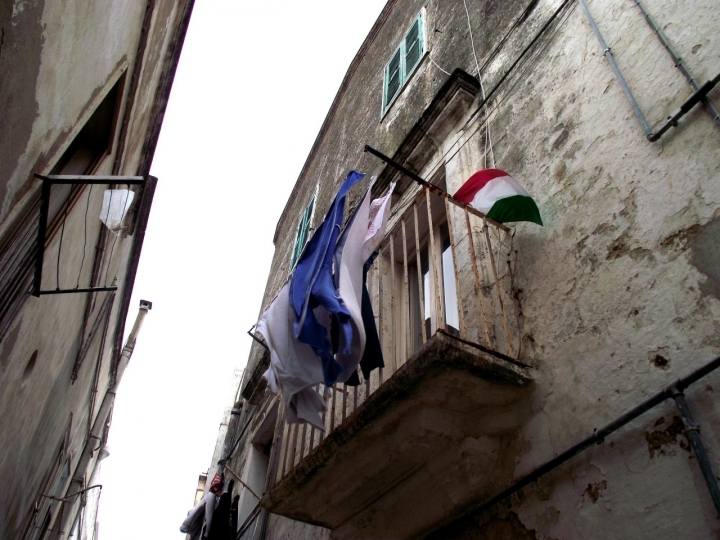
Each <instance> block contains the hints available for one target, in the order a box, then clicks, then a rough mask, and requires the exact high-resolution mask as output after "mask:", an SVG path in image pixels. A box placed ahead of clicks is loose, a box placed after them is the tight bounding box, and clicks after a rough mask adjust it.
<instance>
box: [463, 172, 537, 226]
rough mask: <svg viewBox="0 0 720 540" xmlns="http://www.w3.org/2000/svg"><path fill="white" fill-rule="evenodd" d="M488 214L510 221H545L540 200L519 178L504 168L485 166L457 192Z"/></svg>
mask: <svg viewBox="0 0 720 540" xmlns="http://www.w3.org/2000/svg"><path fill="white" fill-rule="evenodd" d="M453 197H455V198H456V199H457V200H459V201H460V202H463V203H465V204H468V205H470V206H472V207H473V208H476V209H477V210H480V212H482V213H483V214H485V215H486V216H487V217H489V218H491V219H494V220H495V221H499V222H500V223H507V222H509V221H531V222H533V223H537V224H538V225H542V219H541V218H540V210H538V207H537V204H535V201H534V200H533V198H532V197H531V196H530V194H529V193H528V192H527V191H525V188H523V187H522V186H521V185H520V184H519V183H518V181H517V180H515V179H514V178H513V177H512V176H510V175H509V174H508V173H506V172H505V171H501V170H500V169H481V170H479V171H478V172H476V173H475V174H473V175H472V176H471V177H470V178H469V179H468V181H467V182H465V183H464V184H463V185H462V187H461V188H460V189H459V190H458V191H457V193H455V195H453Z"/></svg>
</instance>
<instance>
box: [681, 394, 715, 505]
mask: <svg viewBox="0 0 720 540" xmlns="http://www.w3.org/2000/svg"><path fill="white" fill-rule="evenodd" d="M672 397H673V399H674V400H675V405H677V408H678V410H679V411H680V416H681V417H682V421H683V425H684V426H685V436H686V437H687V438H688V440H689V441H690V444H692V447H693V451H694V452H695V457H696V458H697V461H698V465H700V470H701V471H702V474H703V476H704V477H705V483H706V484H707V487H708V490H709V491H710V497H712V500H713V503H715V509H716V510H717V512H718V515H720V487H718V482H717V477H716V476H715V473H714V472H713V469H712V465H711V464H710V460H709V459H708V455H707V453H706V452H705V447H704V446H703V443H702V439H701V438H700V427H699V426H698V425H697V424H695V422H694V421H693V417H692V414H691V413H690V407H689V406H688V404H687V401H685V394H683V393H682V390H679V389H677V388H675V389H673V394H672Z"/></svg>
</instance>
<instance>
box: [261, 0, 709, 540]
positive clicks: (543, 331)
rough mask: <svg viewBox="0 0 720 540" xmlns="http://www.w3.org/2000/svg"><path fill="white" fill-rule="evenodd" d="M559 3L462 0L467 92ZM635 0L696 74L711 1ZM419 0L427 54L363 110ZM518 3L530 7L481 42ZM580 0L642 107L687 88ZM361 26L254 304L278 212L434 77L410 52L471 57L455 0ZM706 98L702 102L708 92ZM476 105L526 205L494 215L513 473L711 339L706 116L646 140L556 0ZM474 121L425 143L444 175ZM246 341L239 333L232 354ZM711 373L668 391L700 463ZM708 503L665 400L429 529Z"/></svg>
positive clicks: (579, 526)
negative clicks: (385, 98)
mask: <svg viewBox="0 0 720 540" xmlns="http://www.w3.org/2000/svg"><path fill="white" fill-rule="evenodd" d="M560 3H561V2H559V1H550V0H547V1H542V0H541V1H539V2H528V3H520V2H508V3H500V2H495V1H485V2H469V3H468V8H469V15H470V19H471V24H472V28H473V38H474V40H475V48H476V51H477V55H478V63H479V64H480V65H481V66H483V65H484V64H485V62H486V60H488V59H489V60H490V62H489V64H488V65H487V67H486V68H485V70H484V71H483V82H484V84H485V89H486V91H489V90H490V89H491V88H493V87H494V86H495V84H496V82H497V81H499V80H500V78H501V77H502V76H503V75H504V73H505V71H506V70H508V69H509V68H510V66H511V65H512V63H513V62H514V61H515V59H516V58H517V57H518V55H519V54H520V52H521V51H522V50H523V49H524V48H525V46H526V45H528V44H529V43H530V40H531V39H532V38H533V36H535V35H536V33H537V32H538V31H539V29H540V28H541V27H542V26H543V25H544V24H545V22H546V21H547V20H548V18H549V16H550V14H551V13H553V12H554V11H555V9H556V8H557V7H558V6H559V5H560ZM645 4H646V7H647V8H648V10H649V11H650V12H651V13H652V14H653V15H654V17H655V18H656V20H657V21H658V23H659V24H660V25H661V27H662V28H663V30H664V31H665V32H666V33H667V35H668V37H669V39H670V40H671V42H672V43H673V44H675V46H676V48H677V50H678V52H679V54H680V55H681V56H682V58H683V60H684V62H685V63H686V65H687V66H688V67H689V69H690V70H691V71H692V72H693V73H694V75H695V77H696V78H697V80H698V81H699V82H700V83H701V84H702V83H703V82H704V81H706V80H707V79H708V78H711V77H713V76H715V75H716V74H717V72H718V70H720V43H717V41H716V40H714V39H713V38H714V36H715V35H716V33H717V32H716V30H717V28H718V27H719V26H718V23H719V22H720V20H719V19H720V15H719V14H718V12H717V9H716V6H715V5H714V4H713V3H712V2H710V1H708V0H697V1H694V2H692V3H690V4H687V3H685V4H677V3H673V2H669V1H667V0H647V1H646V2H645ZM423 5H424V6H425V7H426V10H427V36H428V42H429V49H430V52H429V56H426V57H425V58H424V59H423V61H422V63H421V64H420V67H419V69H418V71H417V72H416V73H415V75H414V76H413V78H412V79H411V81H410V82H409V84H408V85H407V87H406V88H405V89H404V90H403V92H402V94H401V95H400V97H399V98H398V99H397V100H396V102H395V104H394V105H393V106H392V107H391V109H390V111H389V112H388V113H387V114H386V115H385V117H382V118H381V115H380V112H381V111H380V109H381V99H382V75H383V68H384V66H385V64H386V63H387V61H388V58H389V56H390V54H392V52H393V51H394V50H395V48H396V47H397V45H398V43H399V42H400V40H401V38H402V36H403V35H404V33H405V31H406V29H407V27H408V25H409V24H410V22H411V21H412V19H413V18H414V17H415V16H416V15H417V13H418V11H419V10H420V8H421V7H423ZM527 5H531V8H532V9H529V10H528V11H527V12H526V16H525V17H524V18H523V19H522V20H520V22H519V24H518V27H517V30H516V31H515V32H513V33H512V34H510V36H509V37H508V39H507V41H506V42H505V43H504V45H503V47H502V48H501V50H500V51H499V53H498V54H497V55H496V56H494V57H491V56H490V52H491V51H492V50H493V49H494V47H495V46H496V45H498V44H500V43H501V41H502V40H503V39H504V36H505V35H506V33H507V31H508V30H509V29H510V28H511V27H512V25H513V23H514V22H515V21H516V20H519V19H518V17H520V15H521V14H522V13H523V12H524V10H525V8H526V7H527ZM590 9H591V11H592V12H593V14H594V16H595V18H596V19H597V21H598V24H599V26H600V28H601V30H602V31H603V32H604V34H605V39H606V41H607V43H608V44H609V46H610V47H612V50H613V53H614V55H615V57H616V59H617V62H618V64H619V66H620V68H621V69H622V70H623V73H624V75H625V77H626V79H627V81H628V84H629V85H630V87H631V88H632V89H633V91H634V92H635V94H636V97H637V99H638V102H639V104H640V106H641V107H642V109H643V111H645V114H646V116H647V118H648V120H649V122H650V124H651V126H653V127H657V126H659V125H660V124H662V123H663V122H664V119H665V118H666V117H667V116H668V115H670V114H672V113H674V112H675V111H676V110H677V108H678V107H679V105H680V104H681V103H682V102H683V101H685V100H686V99H687V98H688V97H689V96H690V94H691V93H692V90H691V89H690V87H689V85H688V84H687V81H686V80H685V79H684V77H683V76H682V75H681V73H680V72H679V71H678V70H677V69H676V68H675V67H674V66H673V62H672V60H671V59H670V57H669V56H668V55H667V53H666V52H665V51H664V49H663V48H662V46H661V45H660V43H659V42H658V41H657V39H656V37H655V36H654V34H652V32H651V31H650V29H649V27H648V26H647V25H646V23H645V21H644V19H643V17H642V16H641V14H640V13H639V11H638V10H637V9H636V8H635V7H634V5H633V4H632V2H630V1H625V0H608V1H607V2H592V3H590ZM374 31H375V32H377V33H376V35H374V36H371V39H369V41H368V42H366V44H365V45H364V47H363V49H362V50H361V52H360V53H359V55H358V58H356V61H355V62H354V63H353V65H352V66H351V70H350V72H349V75H348V79H346V81H345V83H344V87H343V88H341V90H340V92H339V94H338V97H337V98H336V103H335V104H334V106H333V109H332V110H331V112H330V115H329V116H328V119H327V120H326V124H325V126H324V127H323V131H321V133H320V135H319V137H318V140H317V142H316V145H315V147H314V149H313V152H312V153H311V155H310V156H309V158H308V162H307V163H306V165H305V167H304V169H303V172H302V174H301V176H300V178H299V180H298V183H297V185H296V187H295V190H294V191H293V194H292V195H291V197H290V200H289V201H288V205H287V207H286V209H285V212H284V214H283V216H282V217H281V219H280V222H279V224H278V230H277V234H276V255H275V259H274V261H273V266H272V270H271V273H270V276H269V280H268V287H267V290H266V296H265V304H267V303H268V302H269V300H270V299H271V298H272V297H273V296H274V295H275V293H276V292H277V291H278V289H279V287H280V286H281V284H282V283H283V282H284V281H285V279H286V277H287V274H288V265H289V260H290V251H291V249H292V243H293V240H294V234H295V227H296V226H297V220H298V217H299V215H300V213H301V212H302V209H303V208H304V206H305V204H307V201H308V200H309V197H310V194H311V192H312V191H313V190H314V189H315V186H316V184H319V186H320V189H319V192H320V196H319V203H318V209H317V211H316V214H315V223H314V225H317V224H318V223H319V222H320V221H321V220H322V218H323V215H324V212H325V210H326V209H327V206H328V204H329V201H330V200H331V198H332V196H333V195H334V192H335V190H336V189H337V186H338V185H339V182H340V181H341V180H342V178H344V176H345V174H346V172H347V170H348V169H351V168H358V169H360V170H363V171H364V172H367V173H368V174H376V173H378V172H379V171H380V170H381V165H382V164H381V163H379V162H378V161H376V160H374V158H372V157H371V156H369V155H363V154H362V149H363V145H364V144H365V143H368V144H371V145H372V146H374V147H376V148H378V149H380V150H382V151H384V152H385V153H387V154H389V155H392V154H393V153H394V152H395V150H396V149H397V148H398V146H399V145H400V143H401V142H402V141H403V139H404V138H405V136H406V135H407V133H408V131H409V130H410V128H411V127H412V126H413V125H414V124H415V122H416V121H417V120H418V118H419V117H420V116H421V115H422V113H423V111H425V109H426V108H427V105H428V104H429V103H430V101H431V100H432V98H433V96H434V95H435V94H436V92H437V91H438V89H439V88H440V86H441V85H442V84H443V82H444V81H445V80H446V79H447V75H446V74H444V73H443V72H442V71H440V70H439V69H438V68H437V67H436V65H435V64H434V63H433V62H431V61H430V57H432V60H434V62H435V63H436V64H437V65H438V66H441V67H442V68H443V69H445V70H446V71H452V70H453V69H455V68H458V67H459V68H462V69H464V70H466V71H468V72H471V73H476V64H475V60H474V58H473V55H472V49H471V47H470V36H469V34H468V30H467V19H466V14H465V9H464V7H463V3H462V2H428V3H427V4H422V3H421V2H413V1H410V0H408V1H405V2H402V1H401V2H389V3H388V6H387V8H386V12H385V13H384V14H383V15H382V16H381V19H380V21H379V22H378V24H377V25H376V28H375V30H374ZM710 97H711V98H712V99H715V100H716V101H718V100H720V92H718V90H715V91H714V92H713V93H711V95H710ZM478 102H479V98H478V99H477V100H476V102H475V105H477V104H478ZM473 111H474V107H471V109H470V110H469V111H468V114H467V118H468V119H470V118H471V116H470V114H471V113H472V112H473ZM487 111H488V113H489V121H488V122H489V129H490V135H491V139H492V150H493V155H494V165H496V166H497V167H498V168H501V169H503V170H507V171H508V172H510V173H511V174H512V175H513V176H514V177H515V178H517V179H518V180H519V181H520V182H521V183H522V184H523V185H524V186H525V187H526V188H527V189H528V191H530V193H531V194H532V195H533V196H534V198H535V199H536V201H537V202H538V205H539V207H540V210H541V213H542V216H543V220H544V222H545V226H544V227H542V228H540V227H538V226H536V225H533V224H529V223H521V224H517V225H514V226H513V229H514V232H515V235H514V240H513V250H517V262H516V263H514V272H515V284H516V288H517V291H516V293H517V295H516V296H517V300H518V306H517V307H518V317H517V325H518V326H519V328H520V330H521V335H520V339H521V341H520V343H521V358H522V359H523V360H525V361H527V362H529V363H531V364H532V365H533V366H535V368H536V369H535V376H536V385H535V388H536V390H535V396H534V400H533V414H532V415H531V417H530V419H529V420H528V421H527V423H526V425H525V426H524V428H523V430H522V435H521V436H520V439H521V440H519V441H517V442H518V444H517V445H516V446H517V447H519V448H522V450H521V451H520V452H519V454H518V456H517V457H516V463H517V466H516V469H515V471H514V474H515V476H516V477H518V476H521V475H523V474H525V473H527V472H529V471H530V470H532V469H533V468H535V467H537V466H538V465H540V464H542V463H544V462H546V461H547V460H549V459H550V458H552V457H553V456H555V455H557V454H558V453H559V452H561V451H562V450H564V449H566V448H568V447H569V446H571V445H572V444H574V443H575V442H577V441H579V440H580V439H582V438H584V437H586V436H587V435H589V434H590V433H592V430H593V428H596V427H600V426H602V425H604V424H606V423H607V422H609V421H611V420H612V419H614V418H615V417H617V416H618V415H619V414H621V413H622V412H624V411H626V410H628V409H630V408H631V407H633V406H634V405H636V404H638V403H639V402H641V401H642V400H643V399H644V398H646V397H648V396H649V395H652V394H654V393H655V392H657V391H658V390H659V389H661V388H662V387H664V386H665V385H667V384H669V383H670V382H671V381H673V380H675V379H676V378H678V377H680V376H682V375H685V374H687V373H689V372H690V371H692V370H693V369H695V368H697V367H699V366H700V365H702V364H703V363H704V362H706V361H708V360H710V359H711V358H712V357H713V356H714V355H717V354H718V352H720V342H719V341H718V337H717V336H718V335H719V332H718V331H719V330H720V328H718V321H719V320H720V317H719V315H720V303H719V302H718V300H719V299H720V295H719V293H718V291H719V290H720V286H719V285H718V281H719V280H720V276H718V273H717V268H718V264H719V263H720V260H718V253H719V252H720V251H719V250H718V247H720V246H718V235H717V232H718V229H720V226H719V225H718V218H720V212H719V211H718V208H719V204H718V203H719V202H720V187H719V186H720V183H719V182H718V181H719V180H720V151H719V149H720V130H719V129H718V127H717V125H716V124H715V123H714V122H713V121H712V120H711V119H710V117H709V115H707V113H706V112H705V111H703V110H702V109H701V108H700V107H698V108H696V109H695V110H693V111H692V112H691V113H690V114H688V115H687V116H686V117H685V118H683V120H682V121H681V122H680V126H679V127H678V128H676V129H673V130H671V131H670V132H669V133H668V134H666V135H665V136H664V137H663V138H662V139H661V140H660V141H659V142H657V143H650V142H648V141H647V140H646V138H645V136H644V133H643V131H642V129H641V127H640V124H639V123H638V121H637V119H636V118H635V116H634V114H633V112H632V109H631V107H630V104H629V103H628V101H627V99H626V97H625V95H624V93H623V92H622V89H621V88H620V85H619V84H618V82H617V80H616V79H615V76H614V75H613V73H612V71H611V70H610V68H609V66H608V64H607V62H606V60H605V59H604V58H603V51H602V49H601V47H600V45H599V43H598V41H597V40H596V38H595V36H594V34H593V33H592V30H591V28H590V26H589V24H588V22H587V20H586V19H585V17H584V15H583V13H582V11H581V9H580V7H579V6H578V5H577V3H576V2H570V3H569V4H568V6H567V8H566V9H565V10H564V11H563V12H562V13H561V14H560V15H559V17H558V18H557V20H556V21H555V22H554V23H553V24H552V25H551V26H550V27H549V28H548V30H547V31H546V32H544V34H543V36H542V38H541V39H540V40H539V41H538V44H537V46H536V47H535V48H534V49H533V50H532V51H531V52H530V54H528V55H527V56H526V57H525V59H524V60H523V61H522V62H520V63H519V64H518V65H517V66H516V67H515V69H514V70H513V71H512V72H511V73H510V75H509V77H508V79H507V80H506V82H505V83H504V84H503V85H502V86H501V87H500V88H499V90H498V92H497V93H496V94H495V96H494V99H493V100H492V101H491V102H490V104H489V106H488V107H487ZM483 120H484V113H483V112H481V113H480V114H478V115H475V116H474V117H472V119H471V120H470V122H469V123H468V124H467V128H466V129H464V130H461V131H460V132H457V133H455V135H453V136H452V137H454V140H446V141H438V156H436V157H435V158H434V159H435V160H441V161H443V160H444V161H445V173H446V178H447V183H448V187H449V189H450V191H453V190H454V189H456V188H457V187H458V186H459V185H460V184H461V183H462V182H463V181H464V180H465V179H466V178H467V177H468V176H469V175H470V174H471V173H472V172H474V171H476V170H477V169H479V168H482V166H483V163H484V160H485V158H484V155H485V152H484V150H485V146H484V145H485V141H484V139H482V137H480V135H478V134H475V133H474V132H475V130H477V129H479V128H481V127H482V126H481V124H482V122H483ZM478 133H483V131H482V129H480V131H478ZM456 142H459V144H458V145H455V148H456V149H457V151H455V150H452V151H451V149H452V148H453V144H454V143H456ZM458 146H459V148H458ZM489 164H492V159H490V163H489ZM411 165H412V166H413V167H415V168H416V169H417V170H419V171H421V172H423V173H426V172H429V170H431V167H429V164H428V163H421V162H418V163H411ZM361 189H362V188H356V189H355V190H354V192H353V195H354V197H357V194H358V193H359V192H360V191H361ZM350 205H352V203H350ZM258 354H259V350H258V348H257V347H256V348H254V349H253V353H252V355H251V362H250V364H249V367H250V369H252V367H253V365H254V362H256V361H257V358H258ZM719 377H720V376H718V375H711V376H710V377H708V378H706V379H705V380H704V381H702V382H701V383H699V384H697V385H696V386H695V387H693V388H691V389H690V390H689V391H688V393H687V395H688V401H689V403H690V406H691V408H692V409H693V412H694V414H695V415H696V418H697V420H698V421H699V422H700V423H701V424H702V425H703V429H702V435H703V437H704V439H705V441H706V444H707V446H708V447H709V451H710V454H711V458H712V460H713V464H714V466H715V470H716V471H717V470H720V469H718V466H719V465H720V464H719V463H718V457H720V430H719V429H718V426H719V425H720V424H719V423H718V421H717V418H718V414H720V409H718V407H717V405H716V404H715V403H714V400H713V398H712V396H713V392H714V391H713V388H714V387H716V386H717V385H718V384H720V380H718V378H719ZM477 474H478V475H482V474H483V471H477ZM507 480H508V484H509V483H510V482H511V481H512V478H508V479H507ZM459 510H460V509H459ZM714 516H715V514H714V510H713V506H712V503H711V501H710V498H709V495H708V493H707V490H706V488H705V485H704V482H703V480H702V476H701V475H700V472H699V469H698V467H697V463H696V460H695V457H694V456H693V455H692V453H690V452H689V451H688V445H687V441H686V440H685V438H684V435H682V433H681V432H680V430H679V429H678V423H677V420H676V412H675V410H674V409H673V406H671V404H669V403H666V404H664V405H663V406H661V407H658V408H657V409H656V410H654V411H652V412H650V413H648V414H646V415H645V416H643V417H642V418H640V419H638V420H637V421H635V422H633V423H632V424H630V425H629V426H627V427H626V428H624V429H623V430H622V431H621V432H619V433H618V434H616V435H614V436H613V437H612V438H611V440H608V442H607V443H606V444H605V445H604V446H601V447H597V448H593V449H591V450H589V451H587V452H586V453H585V454H583V455H582V456H579V457H578V458H576V459H575V460H574V461H572V462H570V463H569V464H568V465H566V466H564V467H562V468H560V469H558V470H557V471H555V472H553V473H552V474H550V475H548V476H547V477H546V478H544V479H542V480H541V481H540V482H539V483H538V484H537V485H535V486H533V487H531V488H528V489H526V490H525V492H524V497H523V498H521V499H518V500H514V501H512V506H511V507H504V509H503V510H502V511H500V512H499V513H496V514H493V515H490V516H488V515H480V516H471V517H469V518H465V519H463V520H460V521H458V522H456V523H454V524H453V525H450V526H449V527H450V528H448V529H445V530H443V531H441V532H438V533H437V537H438V538H441V537H442V538H448V537H452V538H502V537H508V538H510V537H512V538H523V537H528V538H579V537H581V538H617V537H620V538H623V537H632V538H655V537H657V536H664V537H678V538H679V537H692V538H713V537H715V536H716V535H717V534H718V530H720V527H719V526H718V524H717V520H716V517H714ZM451 518H452V516H448V519H451ZM408 519H412V516H408ZM503 535H505V536H503ZM278 537H280V536H278ZM297 537H298V538H301V537H306V536H297ZM307 537H308V538H309V537H310V536H307ZM389 537H391V535H390V536H389Z"/></svg>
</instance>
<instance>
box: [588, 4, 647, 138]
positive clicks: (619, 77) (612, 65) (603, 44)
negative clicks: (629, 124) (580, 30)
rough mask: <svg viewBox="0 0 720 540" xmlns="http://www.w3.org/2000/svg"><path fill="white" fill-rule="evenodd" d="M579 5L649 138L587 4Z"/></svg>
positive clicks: (640, 111) (642, 115)
mask: <svg viewBox="0 0 720 540" xmlns="http://www.w3.org/2000/svg"><path fill="white" fill-rule="evenodd" d="M578 2H579V3H580V7H581V8H582V10H583V11H584V12H585V17H587V20H588V22H589V23H590V26H591V27H592V29H593V32H595V36H596V37H597V39H598V41H599V42H600V46H601V47H602V49H603V56H605V58H606V59H607V61H608V63H609V64H610V67H611V68H612V70H613V72H614V73H615V77H617V80H618V82H619V83H620V86H622V89H623V91H624V92H625V95H626V96H627V98H628V101H629V102H630V105H631V106H632V108H633V111H635V116H637V119H638V120H639V121H640V125H641V126H642V128H643V131H644V132H645V135H647V136H648V137H650V136H651V135H652V134H653V133H652V130H651V129H650V126H649V125H648V123H647V120H645V115H644V114H643V112H642V110H640V106H639V105H638V103H637V101H635V96H633V93H632V91H631V90H630V87H629V86H628V85H627V82H625V77H623V76H622V73H621V72H620V68H619V67H618V65H617V64H616V63H615V57H614V56H613V54H612V51H611V50H610V47H608V46H607V43H605V39H604V38H603V36H602V34H601V33H600V29H599V28H598V26H597V24H596V23H595V19H593V16H592V15H591V14H590V10H589V9H588V7H587V4H585V0H578Z"/></svg>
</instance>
